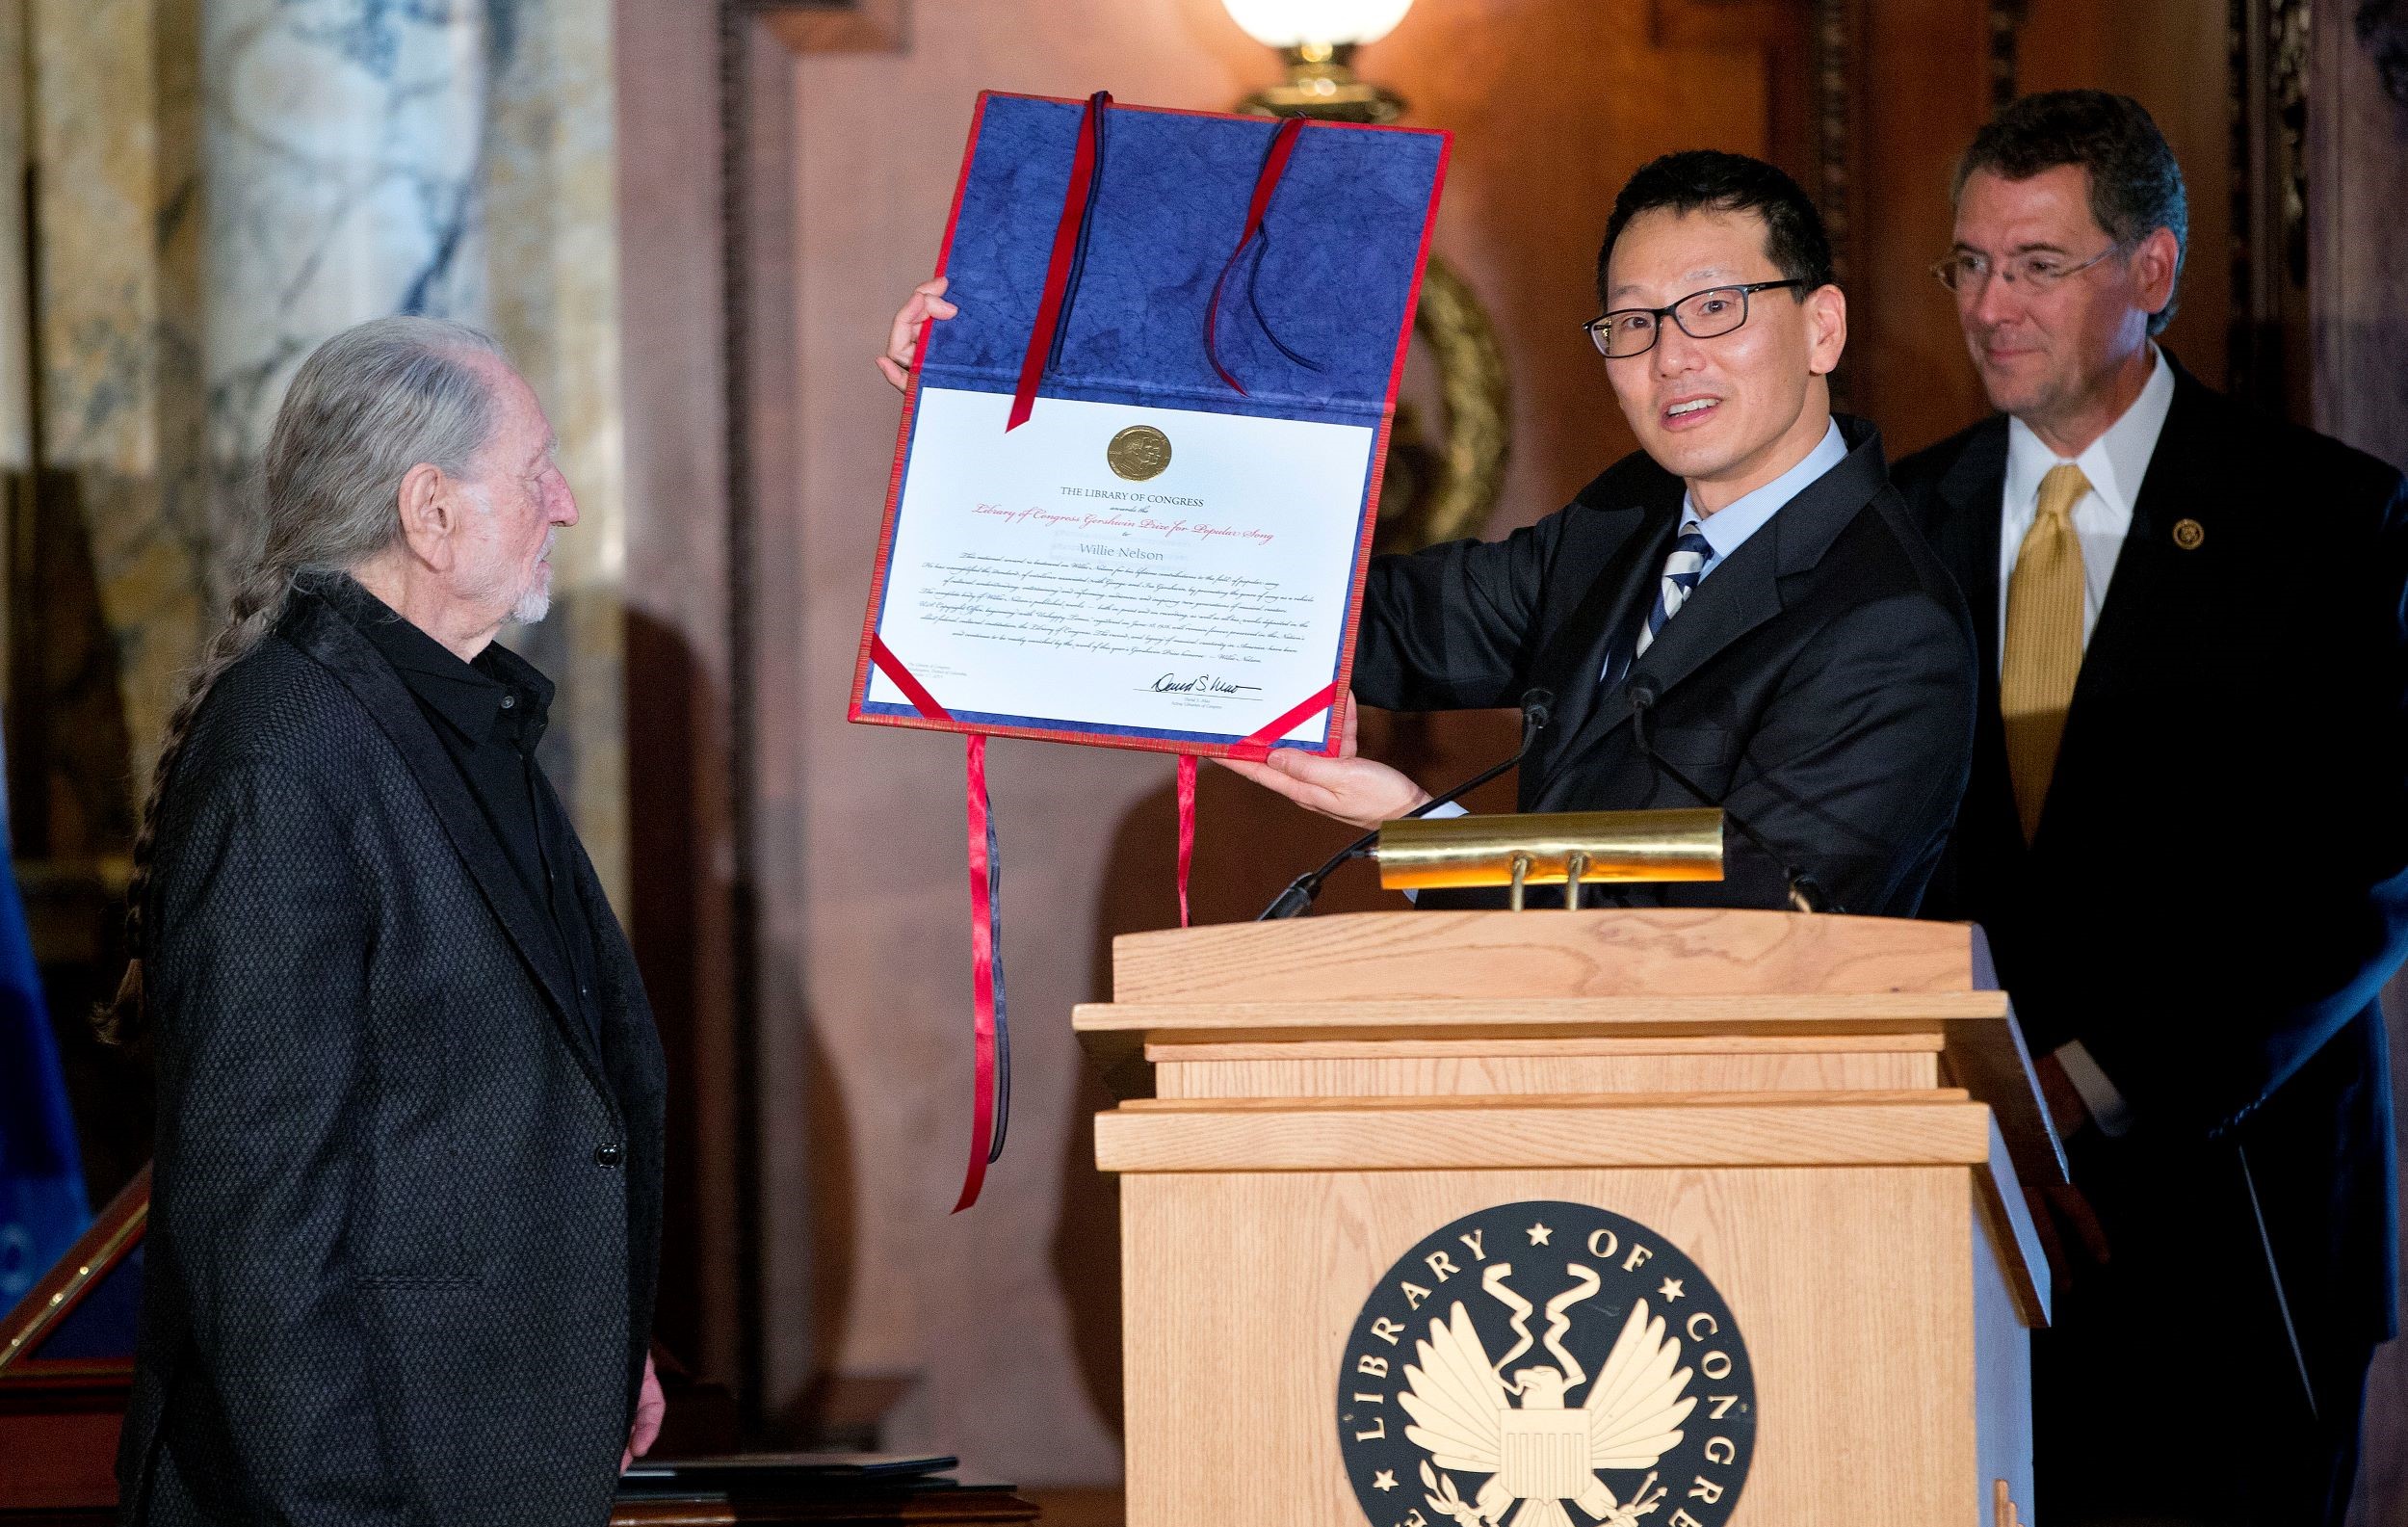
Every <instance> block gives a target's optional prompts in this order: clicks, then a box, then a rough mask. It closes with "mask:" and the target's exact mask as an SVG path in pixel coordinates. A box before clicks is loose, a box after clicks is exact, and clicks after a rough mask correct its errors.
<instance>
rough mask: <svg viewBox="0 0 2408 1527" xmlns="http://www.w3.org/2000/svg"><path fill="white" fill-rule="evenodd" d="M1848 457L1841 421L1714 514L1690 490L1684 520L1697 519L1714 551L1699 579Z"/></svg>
mask: <svg viewBox="0 0 2408 1527" xmlns="http://www.w3.org/2000/svg"><path fill="white" fill-rule="evenodd" d="M1846 460H1847V441H1845V439H1842V438H1841V437H1840V427H1839V426H1838V425H1837V424H1834V425H1832V426H1831V427H1830V428H1828V429H1826V430H1824V431H1823V432H1822V439H1821V440H1820V441H1819V442H1818V443H1817V445H1816V446H1815V448H1814V449H1813V450H1811V451H1809V452H1807V453H1806V456H1805V459H1804V460H1803V461H1799V462H1798V463H1797V464H1796V465H1795V466H1793V467H1791V468H1790V469H1789V470H1788V471H1786V472H1784V473H1782V474H1781V475H1780V476H1779V477H1776V478H1774V479H1773V480H1772V481H1771V482H1769V483H1767V484H1766V485H1765V486H1764V487H1760V488H1757V489H1756V490H1755V491H1754V492H1752V493H1741V495H1740V496H1739V497H1737V498H1735V499H1733V500H1731V502H1729V503H1728V504H1725V505H1723V506H1722V507H1721V508H1720V509H1718V510H1715V511H1714V513H1711V514H1700V513H1697V504H1696V501H1695V500H1694V499H1692V498H1690V497H1689V496H1688V494H1686V493H1685V494H1683V495H1682V496H1681V523H1682V524H1684V525H1687V524H1689V523H1690V522H1692V521H1694V522H1696V524H1697V528H1698V529H1699V530H1700V531H1702V532H1703V533H1704V534H1705V537H1706V544H1707V545H1709V546H1712V547H1713V548H1714V555H1713V556H1711V557H1708V558H1707V559H1706V566H1703V567H1701V568H1699V569H1698V571H1697V581H1698V582H1699V583H1704V582H1705V581H1706V580H1707V579H1709V578H1711V577H1713V576H1714V569H1715V568H1716V567H1719V566H1722V564H1723V562H1724V560H1725V559H1727V558H1728V557H1729V556H1730V555H1731V553H1733V552H1735V551H1737V550H1739V549H1740V547H1741V544H1743V543H1744V542H1745V541H1746V540H1747V538H1748V537H1750V536H1753V535H1754V534H1756V532H1758V531H1760V530H1762V529H1764V528H1765V526H1767V524H1770V523H1771V522H1772V516H1773V515H1775V514H1777V513H1780V512H1781V506H1782V505H1784V504H1787V503H1788V502H1789V501H1790V500H1791V499H1793V498H1795V497H1796V496H1797V495H1798V494H1800V493H1803V492H1804V491H1806V486H1807V485H1808V484H1809V483H1812V482H1813V481H1815V479H1817V478H1819V477H1820V476H1822V474H1823V473H1825V472H1828V471H1830V470H1831V469H1832V468H1833V467H1835V466H1837V465H1839V464H1840V463H1841V462H1842V461H1846Z"/></svg>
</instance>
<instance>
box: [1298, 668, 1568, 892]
mask: <svg viewBox="0 0 2408 1527" xmlns="http://www.w3.org/2000/svg"><path fill="white" fill-rule="evenodd" d="M1555 708H1556V697H1555V693H1554V692H1553V691H1552V690H1543V689H1528V690H1524V691H1523V692H1522V746H1521V747H1519V748H1516V749H1514V750H1513V755H1512V756H1511V757H1509V758H1506V759H1505V760H1504V761H1503V762H1502V763H1496V764H1492V765H1490V766H1489V767H1488V768H1486V769H1483V770H1481V771H1480V772H1479V773H1478V774H1476V775H1474V776H1472V777H1471V778H1469V779H1466V780H1464V781H1463V782H1462V783H1461V784H1459V785H1456V786H1455V787H1454V788H1453V789H1452V790H1450V791H1448V792H1447V793H1446V794H1445V795H1439V796H1432V797H1430V798H1429V799H1428V800H1427V801H1425V802H1423V803H1421V804H1420V805H1417V806H1415V807H1414V808H1413V809H1412V810H1410V811H1407V812H1406V813H1405V816H1406V817H1426V816H1427V815H1429V814H1430V813H1431V812H1432V811H1435V810H1437V809H1438V808H1439V807H1440V806H1443V805H1446V804H1448V803H1452V802H1454V801H1457V800H1460V799H1461V798H1462V797H1464V796H1467V795H1470V794H1471V793H1472V792H1473V791H1475V790H1477V789H1479V787H1480V786H1482V785H1484V784H1486V783H1487V782H1488V781H1489V780H1491V779H1494V778H1496V777H1498V776H1499V775H1501V774H1503V773H1505V771H1506V770H1508V769H1510V768H1512V767H1513V766H1514V765H1516V764H1518V763H1520V762H1521V761H1522V760H1523V759H1524V758H1526V757H1528V756H1529V755H1530V750H1531V744H1533V743H1535V742H1537V741H1538V734H1539V733H1540V732H1542V731H1544V730H1546V729H1547V724H1548V723H1549V722H1551V721H1553V720H1554V719H1555ZM1382 826H1385V824H1382ZM1379 833H1380V829H1379V828H1374V829H1371V830H1370V831H1369V832H1366V833H1364V834H1363V835H1362V836H1361V837H1359V838H1356V839H1355V840H1354V841H1353V842H1351V843H1349V844H1348V845H1347V846H1346V847H1345V848H1343V849H1340V850H1339V851H1338V852H1337V853H1336V854H1334V855H1332V856H1330V859H1329V862H1328V863H1326V864H1324V865H1322V867H1321V868H1320V869H1317V870H1311V871H1308V872H1307V873H1305V874H1302V875H1299V876H1297V877H1296V879H1295V880H1293V881H1290V882H1288V888H1287V889H1286V890H1284V891H1281V892H1280V893H1279V895H1278V896H1277V897H1276V898H1274V899H1273V900H1272V902H1271V904H1270V905H1269V907H1266V908H1263V910H1262V914H1261V915H1260V916H1258V917H1256V918H1255V919H1254V920H1255V921H1256V922H1258V923H1275V922H1279V921H1281V920H1282V919H1285V918H1289V917H1296V916H1300V915H1302V913H1303V911H1304V909H1305V908H1308V907H1310V906H1312V905H1313V899H1314V898H1315V897H1317V896H1319V895H1320V894H1321V893H1322V882H1323V881H1325V880H1327V879H1329V877H1330V876H1332V875H1335V874H1336V873H1337V872H1338V867H1339V866H1340V865H1342V864H1344V863H1346V861H1347V860H1348V859H1356V858H1361V857H1362V856H1364V855H1365V854H1366V853H1369V852H1370V850H1371V847H1372V845H1373V844H1374V843H1377V842H1378V841H1379Z"/></svg>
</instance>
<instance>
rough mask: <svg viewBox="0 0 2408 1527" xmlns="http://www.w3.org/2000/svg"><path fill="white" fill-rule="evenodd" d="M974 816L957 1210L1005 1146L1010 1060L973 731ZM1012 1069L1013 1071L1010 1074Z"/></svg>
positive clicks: (986, 813) (992, 866)
mask: <svg viewBox="0 0 2408 1527" xmlns="http://www.w3.org/2000/svg"><path fill="white" fill-rule="evenodd" d="M966 761H967V774H968V780H967V784H968V788H967V790H966V792H965V793H966V794H967V796H968V798H969V818H970V989H971V998H972V1002H971V1006H972V1015H971V1028H970V1032H971V1036H972V1038H971V1068H972V1078H971V1104H970V1166H969V1169H968V1170H967V1171H966V1172H963V1174H962V1178H961V1197H960V1198H958V1199H956V1200H955V1203H954V1213H955V1214H959V1213H960V1212H961V1211H962V1210H964V1209H966V1208H968V1207H970V1205H972V1204H974V1203H976V1202H978V1201H979V1190H980V1189H981V1188H982V1187H984V1186H985V1184H986V1169H987V1165H988V1163H990V1162H992V1161H993V1160H994V1159H995V1158H996V1156H998V1155H999V1154H1001V1153H1002V1150H1003V1144H1004V1141H1003V1134H1002V1131H1001V1128H1000V1127H999V1126H1000V1122H1001V1120H1000V1110H1001V1107H1002V1106H1003V1105H1001V1104H1000V1103H999V1101H998V1099H999V1098H1000V1096H1001V1090H1000V1089H999V1088H998V1087H997V1085H996V1080H997V1076H998V1073H999V1071H1001V1070H1002V1069H1003V1067H1004V1066H1008V1065H1009V1062H1008V1061H1004V1062H1000V1063H999V1061H998V1055H999V1046H998V1044H997V1042H996V1040H997V1036H998V1034H999V1033H1000V1032H1001V1031H1002V1022H1001V1020H1002V1014H1003V999H1004V979H1003V977H1004V973H1003V964H1002V959H1003V950H1002V947H1001V945H1002V942H1003V940H1002V929H1001V928H1000V927H999V926H998V925H997V918H996V911H997V908H996V904H995V891H996V888H997V887H996V882H997V880H998V879H1000V876H1001V866H1000V864H998V863H997V861H996V858H995V855H994V849H995V829H994V815H993V812H992V810H991V809H990V807H989V806H988V803H987V798H986V738H985V737H984V736H983V735H982V734H980V733H977V732H973V733H971V734H970V739H969V747H968V749H967V753H966ZM1005 1074H1008V1073H1005Z"/></svg>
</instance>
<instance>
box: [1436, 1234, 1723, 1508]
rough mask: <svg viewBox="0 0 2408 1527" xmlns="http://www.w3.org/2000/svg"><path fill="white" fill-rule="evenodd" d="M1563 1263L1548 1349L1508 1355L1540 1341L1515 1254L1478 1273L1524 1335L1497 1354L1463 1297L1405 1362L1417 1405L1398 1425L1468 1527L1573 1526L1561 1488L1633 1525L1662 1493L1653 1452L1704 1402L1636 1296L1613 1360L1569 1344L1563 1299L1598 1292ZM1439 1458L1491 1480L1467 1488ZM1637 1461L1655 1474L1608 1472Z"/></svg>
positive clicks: (1440, 1501) (1669, 1445)
mask: <svg viewBox="0 0 2408 1527" xmlns="http://www.w3.org/2000/svg"><path fill="white" fill-rule="evenodd" d="M1568 1271H1569V1272H1570V1273H1571V1274H1572V1275H1573V1286H1572V1288H1570V1289H1569V1290H1567V1291H1566V1292H1564V1293H1562V1294H1559V1295H1557V1297H1556V1298H1554V1299H1551V1300H1549V1301H1548V1302H1547V1310H1546V1313H1547V1331H1546V1334H1545V1336H1544V1337H1543V1338H1541V1339H1540V1342H1539V1343H1538V1344H1541V1345H1543V1346H1544V1348H1545V1350H1546V1353H1547V1355H1548V1356H1552V1357H1553V1358H1554V1359H1555V1361H1553V1362H1533V1363H1529V1364H1527V1365H1525V1366H1522V1367H1518V1368H1517V1367H1514V1366H1513V1364H1514V1363H1515V1362H1516V1361H1517V1360H1519V1359H1520V1358H1521V1357H1522V1356H1523V1355H1524V1354H1526V1353H1528V1352H1530V1351H1531V1347H1532V1345H1533V1341H1532V1338H1531V1332H1530V1328H1529V1324H1528V1323H1529V1320H1530V1315H1531V1303H1530V1302H1529V1301H1527V1300H1525V1299H1523V1298H1522V1297H1521V1296H1520V1295H1518V1294H1516V1293H1514V1292H1513V1290H1512V1288H1511V1286H1510V1283H1509V1279H1510V1278H1511V1277H1513V1265H1512V1264H1511V1263H1509V1262H1500V1263H1498V1264H1496V1265H1494V1266H1492V1267H1490V1268H1489V1269H1488V1270H1487V1272H1486V1273H1485V1274H1484V1275H1483V1276H1482V1277H1481V1280H1480V1285H1481V1287H1482V1288H1483V1289H1485V1290H1486V1291H1487V1292H1488V1293H1489V1294H1490V1295H1492V1296H1493V1297H1495V1298H1497V1299H1499V1300H1501V1301H1503V1302H1505V1303H1506V1304H1508V1305H1512V1306H1515V1310H1516V1312H1515V1314H1514V1317H1513V1328H1514V1330H1516V1331H1517V1332H1518V1333H1519V1339H1518V1340H1517V1341H1516V1342H1515V1343H1514V1344H1513V1346H1512V1347H1510V1348H1508V1349H1507V1350H1506V1351H1505V1354H1504V1356H1499V1357H1497V1358H1495V1359H1493V1360H1492V1359H1491V1358H1490V1357H1489V1356H1488V1353H1487V1351H1486V1349H1485V1348H1484V1347H1483V1345H1482V1344H1481V1342H1480V1338H1479V1331H1478V1330H1475V1329H1474V1327H1473V1325H1472V1317H1471V1314H1470V1312H1469V1311H1467V1310H1466V1309H1465V1308H1464V1307H1463V1302H1462V1301H1460V1300H1457V1301H1455V1302H1454V1304H1453V1307H1452V1308H1451V1309H1450V1310H1449V1311H1448V1313H1447V1316H1446V1318H1445V1319H1443V1320H1439V1319H1433V1320H1431V1321H1430V1323H1429V1335H1428V1336H1427V1337H1426V1339H1424V1340H1420V1341H1417V1342H1415V1343H1414V1344H1413V1350H1414V1356H1416V1358H1417V1359H1418V1361H1416V1362H1414V1363H1409V1364H1407V1365H1406V1367H1405V1370H1404V1375H1405V1388H1404V1391H1403V1392H1402V1393H1401V1394H1400V1396H1399V1397H1398V1400H1399V1403H1400V1405H1402V1406H1403V1408H1404V1412H1405V1414H1407V1415H1409V1416H1411V1417H1412V1418H1413V1424H1412V1425H1411V1426H1408V1427H1406V1428H1405V1429H1404V1435H1405V1437H1406V1438H1407V1439H1408V1440H1410V1441H1411V1442H1412V1443H1414V1445H1416V1446H1417V1447H1420V1448H1422V1449H1424V1450H1425V1451H1426V1452H1427V1453H1428V1454H1429V1455H1430V1458H1429V1461H1428V1462H1425V1463H1424V1464H1423V1465H1422V1483H1423V1485H1424V1486H1425V1487H1426V1488H1428V1489H1429V1490H1431V1491H1433V1493H1432V1494H1430V1496H1429V1497H1428V1498H1429V1504H1430V1508H1431V1509H1432V1510H1433V1511H1435V1512H1437V1513H1439V1514H1442V1515H1445V1516H1450V1517H1453V1519H1454V1520H1455V1521H1456V1522H1458V1523H1460V1524H1461V1527H1571V1523H1572V1517H1571V1515H1570V1514H1568V1513H1567V1512H1566V1511H1565V1510H1564V1503H1565V1502H1566V1501H1569V1502H1570V1503H1572V1504H1573V1505H1575V1506H1577V1507H1579V1508H1580V1510H1581V1511H1582V1513H1583V1514H1585V1515H1586V1516H1588V1517H1590V1518H1591V1519H1593V1520H1595V1521H1598V1522H1601V1523H1604V1524H1605V1527H1639V1518H1640V1517H1642V1516H1646V1515H1648V1514H1652V1513H1653V1512H1654V1511H1655V1510H1656V1508H1657V1507H1658V1506H1660V1505H1662V1502H1663V1498H1664V1494H1665V1488H1664V1487H1663V1486H1662V1485H1660V1484H1658V1483H1657V1481H1656V1475H1655V1473H1654V1468H1655V1464H1656V1461H1657V1460H1659V1459H1661V1458H1662V1457H1663V1455H1664V1454H1665V1453H1667V1452H1670V1451H1671V1450H1672V1449H1673V1448H1675V1447H1677V1446H1679V1445H1680V1442H1681V1423H1682V1422H1684V1421H1686V1420H1688V1415H1689V1412H1690V1411H1691V1410H1694V1409H1697V1400H1696V1397H1695V1396H1693V1395H1691V1394H1690V1393H1689V1392H1688V1390H1689V1381H1690V1380H1691V1379H1692V1378H1693V1377H1694V1374H1693V1372H1692V1370H1690V1369H1688V1368H1685V1367H1682V1366H1680V1361H1681V1342H1680V1338H1678V1337H1677V1336H1674V1335H1672V1334H1670V1333H1669V1332H1668V1331H1667V1330H1665V1328H1664V1321H1663V1317H1662V1315H1658V1314H1653V1313H1651V1312H1650V1311H1649V1310H1648V1308H1647V1301H1645V1300H1644V1299H1642V1300H1639V1301H1638V1302H1637V1303H1634V1304H1633V1305H1632V1306H1631V1313H1630V1318H1629V1319H1627V1320H1625V1321H1624V1322H1623V1323H1622V1331H1621V1334H1620V1335H1618V1336H1616V1337H1615V1338H1614V1343H1613V1348H1612V1350H1611V1351H1610V1353H1608V1354H1607V1356H1606V1361H1605V1366H1604V1367H1602V1368H1600V1369H1599V1370H1598V1371H1597V1372H1596V1373H1595V1374H1594V1375H1591V1374H1589V1373H1587V1372H1586V1371H1584V1369H1583V1368H1582V1366H1581V1363H1580V1359H1578V1358H1577V1357H1575V1356H1572V1354H1571V1352H1570V1351H1568V1350H1567V1349H1566V1348H1565V1347H1564V1345H1563V1333H1564V1332H1565V1331H1566V1330H1569V1329H1570V1328H1571V1324H1572V1323H1571V1320H1570V1319H1569V1317H1568V1316H1567V1315H1566V1314H1565V1311H1566V1310H1567V1309H1568V1308H1569V1307H1570V1306H1572V1305H1574V1304H1577V1303H1581V1302H1582V1301H1584V1300H1586V1299H1587V1298H1589V1297H1590V1296H1591V1295H1593V1294H1595V1293H1596V1292H1597V1287H1598V1278H1597V1275H1596V1274H1595V1273H1594V1272H1592V1271H1591V1270H1589V1269H1588V1268H1585V1267H1583V1266H1581V1265H1580V1264H1578V1263H1573V1264H1570V1265H1569V1267H1568ZM1584 1384H1585V1385H1587V1389H1588V1392H1587V1393H1586V1394H1585V1395H1584V1396H1582V1397H1581V1398H1580V1400H1579V1401H1578V1402H1577V1403H1575V1402H1574V1401H1573V1398H1572V1393H1573V1391H1574V1390H1576V1389H1579V1388H1580V1387H1581V1386H1582V1385H1584ZM1517 1401H1518V1404H1517ZM1431 1462H1434V1463H1436V1464H1437V1465H1438V1468H1443V1469H1449V1470H1455V1471H1459V1472H1462V1473H1467V1474H1485V1475H1487V1476H1488V1479H1487V1481H1486V1483H1484V1484H1482V1485H1481V1486H1480V1487H1479V1490H1478V1491H1477V1492H1476V1493H1475V1494H1474V1495H1473V1496H1472V1497H1471V1498H1470V1499H1468V1500H1466V1499H1465V1498H1464V1497H1463V1495H1462V1494H1461V1493H1460V1491H1459V1490H1458V1489H1457V1488H1456V1487H1455V1483H1454V1481H1453V1478H1451V1477H1449V1476H1447V1475H1441V1474H1439V1473H1438V1472H1437V1470H1436V1469H1433V1468H1431V1467H1430V1463H1431ZM1636 1470H1646V1471H1647V1473H1646V1474H1645V1477H1644V1478H1641V1479H1640V1480H1638V1481H1637V1482H1636V1484H1633V1483H1631V1482H1629V1481H1627V1480H1626V1481H1625V1482H1624V1484H1623V1488H1622V1490H1620V1491H1617V1490H1615V1488H1613V1486H1612V1485H1610V1484H1609V1483H1608V1482H1607V1479H1606V1475H1607V1474H1608V1473H1609V1472H1616V1473H1629V1472H1632V1471H1636ZM1517 1507H1518V1509H1517ZM1508 1512H1510V1513H1511V1515H1510V1516H1509V1517H1508V1515H1507V1513H1508Z"/></svg>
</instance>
